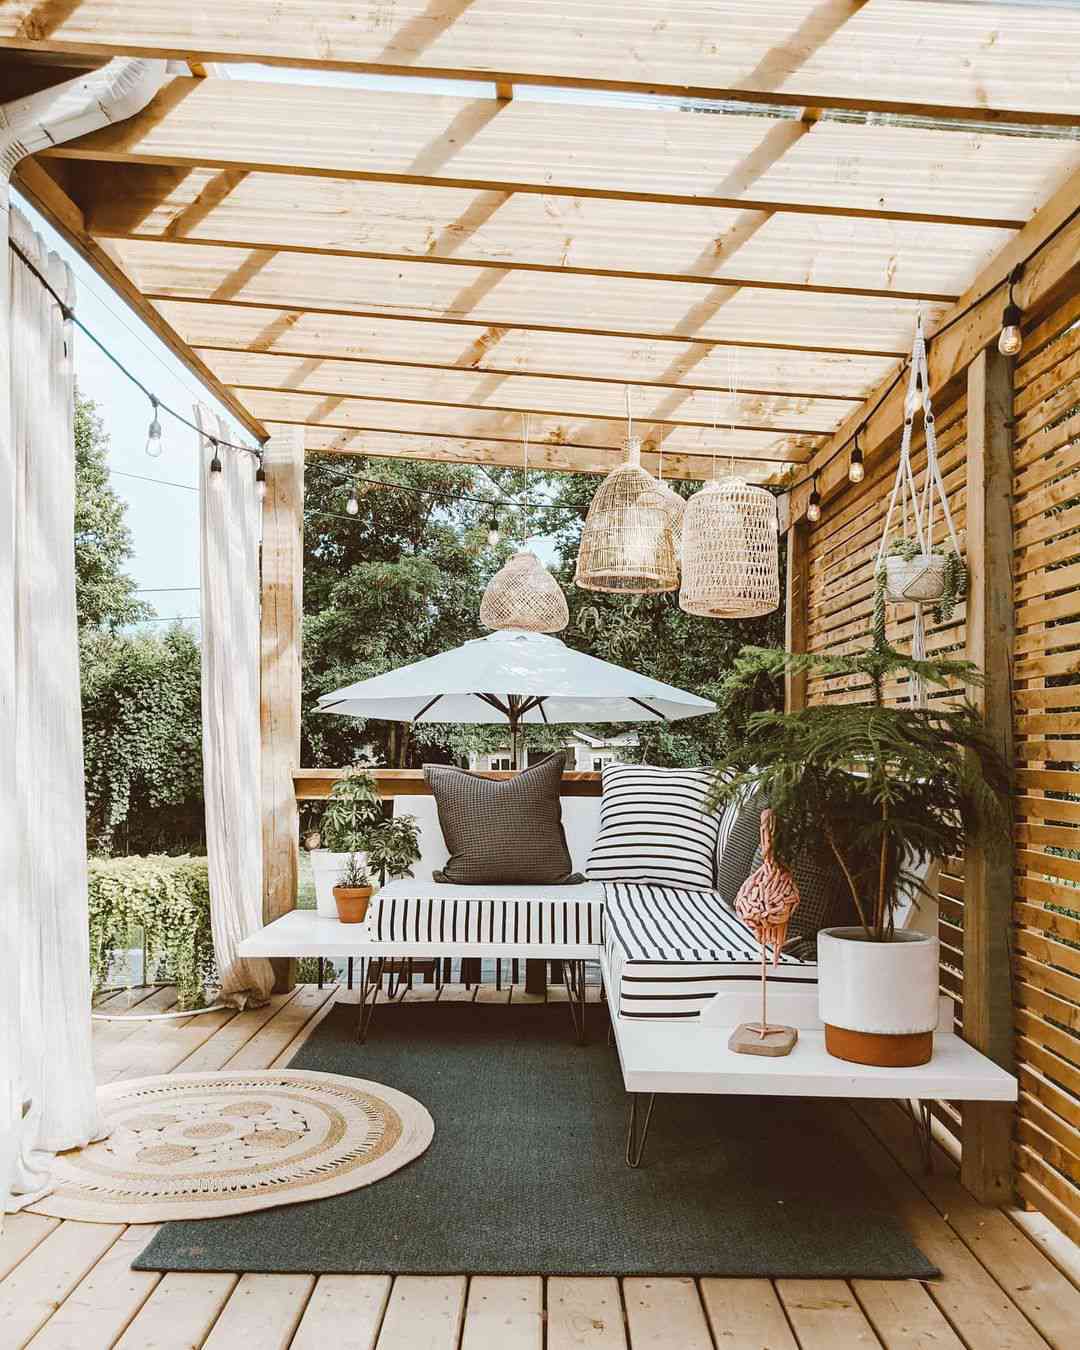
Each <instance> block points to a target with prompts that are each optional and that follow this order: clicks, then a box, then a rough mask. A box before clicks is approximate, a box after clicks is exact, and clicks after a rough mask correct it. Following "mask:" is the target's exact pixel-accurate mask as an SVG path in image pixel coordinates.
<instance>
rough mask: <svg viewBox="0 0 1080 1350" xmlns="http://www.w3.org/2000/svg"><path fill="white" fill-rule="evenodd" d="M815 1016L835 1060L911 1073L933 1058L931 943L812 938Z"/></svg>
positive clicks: (851, 936) (837, 933)
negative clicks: (815, 953)
mask: <svg viewBox="0 0 1080 1350" xmlns="http://www.w3.org/2000/svg"><path fill="white" fill-rule="evenodd" d="M818 1011H819V1015H820V1017H821V1020H822V1022H824V1024H825V1048H826V1050H828V1052H829V1054H830V1055H834V1056H835V1057H836V1058H837V1059H844V1060H848V1061H849V1062H851V1063H853V1064H877V1065H879V1066H881V1067H882V1068H891V1069H898V1068H912V1067H914V1066H915V1065H916V1064H925V1063H926V1062H927V1061H928V1060H929V1059H930V1057H931V1055H932V1054H933V1049H934V1028H935V1027H936V1026H937V1021H938V940H937V938H936V937H928V936H926V935H925V934H922V933H914V932H910V931H906V930H905V931H901V932H898V933H897V934H896V935H895V937H894V939H893V940H892V941H891V942H868V941H866V940H865V937H864V934H863V930H862V929H861V928H823V929H822V931H821V932H820V933H819V934H818Z"/></svg>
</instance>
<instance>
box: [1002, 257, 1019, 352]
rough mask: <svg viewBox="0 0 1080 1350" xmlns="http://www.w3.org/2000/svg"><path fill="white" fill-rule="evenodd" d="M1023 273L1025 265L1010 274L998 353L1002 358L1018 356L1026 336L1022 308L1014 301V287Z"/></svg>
mask: <svg viewBox="0 0 1080 1350" xmlns="http://www.w3.org/2000/svg"><path fill="white" fill-rule="evenodd" d="M1022 271H1023V264H1021V265H1020V266H1019V267H1014V268H1013V270H1012V271H1011V272H1010V273H1009V299H1008V302H1007V303H1006V305H1005V310H1004V313H1003V314H1002V316H1001V336H1000V337H999V338H998V351H999V352H1000V353H1001V354H1002V356H1018V355H1019V353H1020V348H1021V347H1022V346H1023V343H1024V336H1023V334H1022V333H1021V331H1020V321H1021V319H1022V318H1023V315H1022V314H1021V313H1020V306H1019V305H1018V304H1017V303H1016V301H1015V300H1014V299H1013V287H1014V286H1015V285H1016V283H1017V282H1018V281H1019V280H1020V274H1021V273H1022Z"/></svg>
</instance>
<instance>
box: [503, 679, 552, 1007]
mask: <svg viewBox="0 0 1080 1350" xmlns="http://www.w3.org/2000/svg"><path fill="white" fill-rule="evenodd" d="M506 716H507V720H508V721H509V723H510V754H511V756H512V760H511V763H512V764H513V766H514V768H515V769H516V770H518V771H519V772H520V770H521V769H523V768H524V767H525V766H524V765H523V764H522V762H521V760H522V751H523V749H524V747H523V745H522V739H521V724H520V722H519V721H518V706H517V699H516V697H515V696H514V695H513V694H511V695H510V697H509V698H508V699H507V714H506ZM525 992H526V993H527V994H534V995H536V996H537V997H538V998H546V997H547V962H546V961H526V962H525Z"/></svg>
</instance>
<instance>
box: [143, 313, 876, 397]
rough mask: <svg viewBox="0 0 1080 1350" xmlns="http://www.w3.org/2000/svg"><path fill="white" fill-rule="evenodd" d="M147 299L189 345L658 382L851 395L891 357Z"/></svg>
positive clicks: (501, 372)
mask: <svg viewBox="0 0 1080 1350" xmlns="http://www.w3.org/2000/svg"><path fill="white" fill-rule="evenodd" d="M155 308H156V309H157V310H158V311H159V312H160V314H161V316H162V318H163V319H164V320H165V321H166V322H167V323H168V324H169V325H171V327H172V328H173V329H175V331H176V332H177V333H178V334H179V335H180V336H181V337H182V338H183V339H184V341H185V342H186V343H188V344H190V346H191V347H199V348H207V349H216V350H219V351H248V350H250V351H254V352H275V353H281V354H287V355H293V356H300V357H303V358H305V359H310V360H323V359H327V358H334V359H339V360H350V361H353V362H356V363H358V364H362V363H367V362H377V363H379V364H380V365H382V364H391V365H400V366H402V367H405V368H408V367H420V368H433V369H438V370H476V371H483V372H485V373H489V374H494V375H544V376H549V377H551V378H556V379H573V380H576V381H582V380H600V381H616V382H619V383H625V384H631V385H645V386H648V385H659V386H661V387H663V388H687V387H693V388H698V389H709V390H715V389H719V390H726V389H727V387H728V383H729V380H730V378H731V375H732V370H733V363H734V369H736V370H737V372H738V384H739V387H740V388H741V389H744V390H748V391H755V392H761V393H766V394H782V393H790V394H797V395H807V396H811V397H814V398H842V399H845V400H847V399H853V398H855V399H857V398H861V397H862V395H863V392H864V391H865V390H866V389H868V388H870V387H871V386H873V385H874V384H875V383H876V382H877V381H878V380H880V379H881V378H882V376H884V375H885V374H886V372H887V371H889V370H890V369H892V367H893V365H894V364H895V363H894V361H893V359H892V358H890V357H883V356H838V355H834V354H832V353H829V352H822V351H801V350H775V349H774V348H772V347H754V346H749V345H747V344H745V343H735V344H734V345H727V344H724V343H714V344H709V343H687V342H682V343H680V342H664V341H658V340H657V341H645V342H642V341H638V340H636V339H630V338H621V337H605V336H602V335H597V334H576V335H568V334H564V333H547V332H543V331H540V332H532V331H529V330H527V329H509V328H508V329H494V328H484V329H481V330H480V331H479V333H478V332H477V330H476V329H475V328H473V327H470V326H466V325H456V324H443V323H423V322H418V321H414V320H403V319H390V318H369V317H356V316H351V315H339V314H311V313H303V312H301V311H299V310H288V309H262V308H258V307H254V306H250V307H249V306H246V305H230V304H215V305H206V304H201V303H199V302H191V301H182V300H163V301H157V302H156V303H155Z"/></svg>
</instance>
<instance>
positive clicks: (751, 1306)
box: [701, 1279, 799, 1350]
mask: <svg viewBox="0 0 1080 1350" xmlns="http://www.w3.org/2000/svg"><path fill="white" fill-rule="evenodd" d="M701 1298H702V1302H703V1303H704V1304H705V1312H706V1314H707V1316H708V1319H709V1326H710V1327H711V1328H712V1334H713V1339H714V1340H715V1341H716V1343H717V1345H722V1346H723V1347H724V1350H799V1347H798V1345H797V1343H796V1340H795V1337H794V1336H793V1335H792V1334H791V1327H790V1326H789V1325H788V1320H787V1317H786V1316H785V1315H784V1309H783V1307H782V1305H781V1303H780V1300H779V1298H777V1295H776V1290H775V1289H774V1288H773V1286H772V1283H771V1282H770V1281H769V1280H717V1279H705V1280H702V1281H701Z"/></svg>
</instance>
